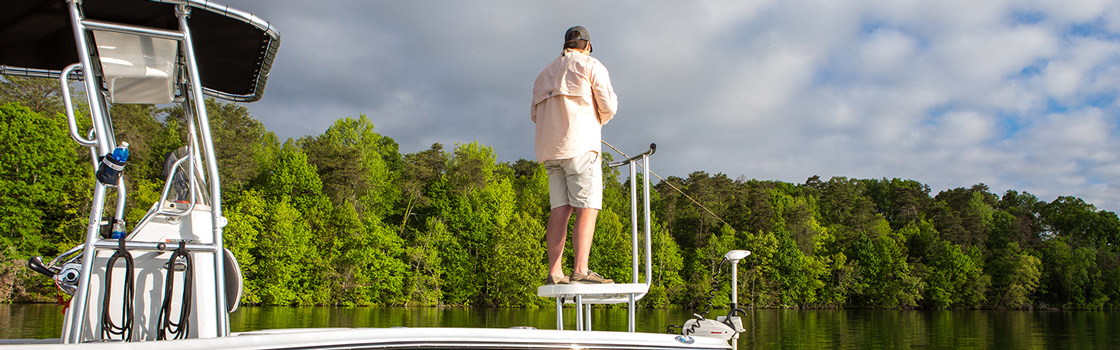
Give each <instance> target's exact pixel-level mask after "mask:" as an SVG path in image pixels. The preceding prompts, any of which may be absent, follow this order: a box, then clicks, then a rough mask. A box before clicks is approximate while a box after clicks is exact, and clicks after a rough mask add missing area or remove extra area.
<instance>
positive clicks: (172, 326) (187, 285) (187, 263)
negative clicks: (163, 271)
mask: <svg viewBox="0 0 1120 350" xmlns="http://www.w3.org/2000/svg"><path fill="white" fill-rule="evenodd" d="M180 257H181V258H183V263H184V268H183V299H182V302H181V303H180V308H179V321H178V322H171V299H172V297H173V296H174V292H175V263H176V262H177V261H178V260H179V258H180ZM193 281H194V257H193V256H191V253H190V252H189V251H187V248H186V242H179V248H178V249H175V250H174V252H173V253H172V254H171V258H170V260H168V262H167V279H166V282H165V283H164V285H163V305H162V306H161V307H160V308H159V331H158V332H157V334H156V339H158V340H167V339H168V335H169V334H170V335H172V336H173V337H172V338H171V339H186V338H187V335H188V333H190V326H191V325H190V322H189V321H190V313H191V291H192V290H194V283H193Z"/></svg>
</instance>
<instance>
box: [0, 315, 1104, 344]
mask: <svg viewBox="0 0 1120 350" xmlns="http://www.w3.org/2000/svg"><path fill="white" fill-rule="evenodd" d="M573 312H574V310H571V309H566V310H565V314H566V316H568V318H569V319H568V320H567V324H566V325H565V329H574V328H575V325H574V323H573V322H574V321H573V320H572V318H573V317H574V316H573ZM747 314H748V317H747V318H745V319H744V326H745V327H746V328H747V331H746V332H745V333H743V334H742V335H741V338H740V340H739V348H740V349H775V348H785V349H838V348H844V349H877V348H904V349H1108V348H1120V313H1116V312H1086V311H898V310H752V311H747ZM715 315H716V313H713V314H712V315H711V316H713V317H714V316H715ZM689 316H690V311H687V310H639V312H638V327H637V328H638V331H642V332H657V333H662V332H665V326H666V325H669V324H681V323H683V322H684V321H685V320H686V319H687V318H689ZM592 320H593V326H592V328H593V329H595V330H616V331H624V330H626V310H625V309H596V310H593V317H592ZM61 325H62V309H61V308H60V307H59V306H57V305H51V304H16V305H3V304H0V338H6V339H13V338H58V336H59V332H61ZM392 326H405V327H486V328H506V327H513V326H531V327H536V328H540V329H554V328H555V327H556V312H555V310H554V309H551V308H544V309H484V308H474V309H467V308H360V307H356V308H328V307H243V308H241V309H239V310H238V311H237V312H235V313H233V314H232V315H230V327H231V328H232V330H233V331H234V332H241V331H251V330H258V329H273V328H319V327H392Z"/></svg>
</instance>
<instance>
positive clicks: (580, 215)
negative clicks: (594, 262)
mask: <svg viewBox="0 0 1120 350" xmlns="http://www.w3.org/2000/svg"><path fill="white" fill-rule="evenodd" d="M575 212H576V227H575V229H574V230H573V231H572V250H574V251H575V254H576V258H575V264H574V265H573V268H572V273H578V274H584V275H586V274H587V270H588V269H587V259H588V257H589V256H590V255H591V240H592V238H594V237H595V219H596V218H597V217H598V216H599V209H595V208H576V209H575ZM550 221H551V220H550ZM561 245H563V243H561ZM551 251H552V250H551V249H550V250H549V252H551Z"/></svg>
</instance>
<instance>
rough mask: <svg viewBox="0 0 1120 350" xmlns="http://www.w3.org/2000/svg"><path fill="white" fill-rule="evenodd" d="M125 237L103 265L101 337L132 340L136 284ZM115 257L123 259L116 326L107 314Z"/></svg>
mask: <svg viewBox="0 0 1120 350" xmlns="http://www.w3.org/2000/svg"><path fill="white" fill-rule="evenodd" d="M124 243H125V239H124V238H121V239H120V240H119V246H118V247H117V251H116V252H114V253H113V255H112V256H110V257H109V263H108V264H107V265H106V266H105V295H104V296H103V297H102V298H101V339H114V338H113V337H114V336H119V337H120V340H123V341H126V342H128V341H132V316H133V301H134V299H135V290H136V285H135V282H134V281H133V278H134V277H133V273H132V271H133V261H132V253H129V252H128V249H125V247H124ZM117 259H124V296H123V298H122V300H121V303H122V306H123V307H122V308H121V309H122V310H121V325H120V326H117V324H116V323H114V322H113V317H112V316H110V315H109V301H110V299H112V295H113V270H114V269H113V266H114V265H116V263H117Z"/></svg>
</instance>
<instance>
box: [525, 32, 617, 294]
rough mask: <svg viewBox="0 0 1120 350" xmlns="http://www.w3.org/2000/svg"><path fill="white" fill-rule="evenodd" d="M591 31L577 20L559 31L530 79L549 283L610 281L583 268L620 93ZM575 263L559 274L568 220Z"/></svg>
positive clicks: (600, 191)
mask: <svg viewBox="0 0 1120 350" xmlns="http://www.w3.org/2000/svg"><path fill="white" fill-rule="evenodd" d="M591 51H592V49H591V35H589V34H588V33H587V29H586V28H584V27H582V26H575V27H571V28H568V31H567V32H565V33H564V52H563V53H562V54H561V55H560V57H558V58H556V59H555V60H553V61H552V63H549V65H548V66H547V67H545V68H544V70H543V71H541V73H540V75H538V76H537V80H536V82H535V83H534V84H533V105H532V110H531V113H530V114H531V116H532V119H533V122H534V123H536V124H537V125H536V154H537V160H538V161H540V162H541V163H544V166H545V169H546V170H548V189H549V200H550V202H551V203H552V210H551V212H550V213H549V218H548V228H547V229H546V233H545V239H546V242H547V245H548V269H549V271H548V277H547V278H546V281H545V283H546V284H566V283H569V282H570V283H614V281H613V280H610V279H606V278H603V276H600V275H599V274H597V273H595V272H592V271H591V270H590V269H588V266H587V260H588V256H589V255H590V254H591V242H592V237H593V236H594V234H595V219H596V217H597V216H598V215H599V209H602V206H603V168H602V157H601V156H600V153H601V152H602V146H601V142H602V137H603V136H602V127H603V125H604V124H606V123H607V122H608V121H610V120H611V118H612V117H614V114H615V111H616V110H617V108H618V97H617V96H615V94H614V88H612V87H611V80H610V77H609V76H608V75H607V68H606V67H604V66H603V64H602V63H599V60H597V59H595V58H593V57H591ZM573 211H574V212H575V214H576V223H575V229H574V230H573V232H572V248H573V250H574V251H575V263H574V266H573V269H572V275H571V277H570V278H569V277H566V276H564V270H563V268H562V264H561V261H562V257H563V254H564V241H565V240H566V239H567V236H568V219H569V218H570V217H571V215H572V212H573Z"/></svg>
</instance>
